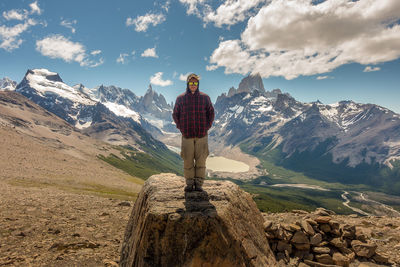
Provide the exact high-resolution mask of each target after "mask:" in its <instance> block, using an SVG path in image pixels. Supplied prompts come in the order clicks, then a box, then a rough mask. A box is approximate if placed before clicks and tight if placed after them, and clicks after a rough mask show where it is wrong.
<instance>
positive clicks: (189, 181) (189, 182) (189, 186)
mask: <svg viewBox="0 0 400 267" xmlns="http://www.w3.org/2000/svg"><path fill="white" fill-rule="evenodd" d="M193 186H194V179H186V186H185V189H184V190H185V192H192V191H193Z"/></svg>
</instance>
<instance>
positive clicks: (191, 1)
mask: <svg viewBox="0 0 400 267" xmlns="http://www.w3.org/2000/svg"><path fill="white" fill-rule="evenodd" d="M179 2H181V3H182V4H183V5H185V6H186V7H187V10H186V13H187V14H188V15H192V14H196V15H200V12H199V9H200V8H203V9H208V10H209V9H211V7H210V6H209V5H207V4H205V2H206V0H179Z"/></svg>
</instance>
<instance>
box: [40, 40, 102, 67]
mask: <svg viewBox="0 0 400 267" xmlns="http://www.w3.org/2000/svg"><path fill="white" fill-rule="evenodd" d="M36 50H37V51H39V52H40V53H41V54H42V55H44V56H47V57H50V58H60V59H62V60H64V61H66V62H72V61H75V62H78V63H79V64H80V65H81V66H87V67H97V66H99V65H101V64H103V62H104V60H103V58H100V59H99V60H98V61H94V60H92V59H90V58H89V57H88V55H87V54H86V49H85V47H84V46H83V45H82V44H81V43H78V42H72V41H70V40H69V39H67V38H65V37H64V36H62V35H58V34H57V35H50V36H48V37H46V38H44V39H42V40H38V41H36Z"/></svg>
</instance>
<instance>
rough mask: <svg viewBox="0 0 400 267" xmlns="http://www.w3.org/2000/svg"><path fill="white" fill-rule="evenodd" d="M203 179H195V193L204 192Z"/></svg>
mask: <svg viewBox="0 0 400 267" xmlns="http://www.w3.org/2000/svg"><path fill="white" fill-rule="evenodd" d="M203 182H204V179H203V178H199V177H196V178H194V190H195V191H200V192H201V191H203Z"/></svg>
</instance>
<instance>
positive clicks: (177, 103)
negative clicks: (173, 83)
mask: <svg viewBox="0 0 400 267" xmlns="http://www.w3.org/2000/svg"><path fill="white" fill-rule="evenodd" d="M179 100H180V98H179V97H178V98H177V99H176V101H175V106H174V111H173V112H172V118H173V119H174V122H175V124H176V128H178V129H180V128H181V127H180V126H181V125H180V118H181V105H180V101H179Z"/></svg>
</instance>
